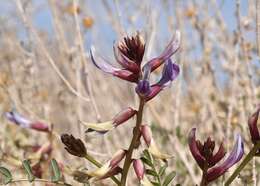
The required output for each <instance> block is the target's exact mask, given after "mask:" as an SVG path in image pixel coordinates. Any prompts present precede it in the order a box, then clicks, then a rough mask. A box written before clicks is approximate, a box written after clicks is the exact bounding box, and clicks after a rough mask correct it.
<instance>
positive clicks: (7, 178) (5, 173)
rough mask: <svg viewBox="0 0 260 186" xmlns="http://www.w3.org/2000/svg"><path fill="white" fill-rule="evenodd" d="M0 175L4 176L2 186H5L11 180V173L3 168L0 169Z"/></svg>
mask: <svg viewBox="0 0 260 186" xmlns="http://www.w3.org/2000/svg"><path fill="white" fill-rule="evenodd" d="M0 173H1V174H2V175H3V176H4V184H5V185H7V184H8V183H10V182H11V181H12V180H13V177H12V174H11V172H10V171H9V170H8V169H7V168H5V167H0Z"/></svg>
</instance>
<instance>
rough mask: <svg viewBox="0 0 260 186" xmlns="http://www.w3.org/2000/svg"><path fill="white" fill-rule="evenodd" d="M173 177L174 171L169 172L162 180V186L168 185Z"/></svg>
mask: <svg viewBox="0 0 260 186" xmlns="http://www.w3.org/2000/svg"><path fill="white" fill-rule="evenodd" d="M175 176H176V172H175V171H172V172H170V173H169V174H168V175H167V176H166V178H165V179H164V182H163V186H167V185H169V184H170V183H171V182H172V180H173V178H174V177H175Z"/></svg>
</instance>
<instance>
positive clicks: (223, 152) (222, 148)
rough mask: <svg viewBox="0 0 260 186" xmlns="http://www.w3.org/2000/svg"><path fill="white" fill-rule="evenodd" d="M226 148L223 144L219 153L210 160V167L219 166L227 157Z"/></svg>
mask: <svg viewBox="0 0 260 186" xmlns="http://www.w3.org/2000/svg"><path fill="white" fill-rule="evenodd" d="M225 154H226V152H225V148H224V145H223V143H221V145H220V147H219V149H218V152H217V153H216V154H215V155H214V156H212V158H210V159H209V165H210V167H213V166H214V165H215V164H217V163H218V162H219V161H220V160H221V159H222V158H223V157H224V156H225Z"/></svg>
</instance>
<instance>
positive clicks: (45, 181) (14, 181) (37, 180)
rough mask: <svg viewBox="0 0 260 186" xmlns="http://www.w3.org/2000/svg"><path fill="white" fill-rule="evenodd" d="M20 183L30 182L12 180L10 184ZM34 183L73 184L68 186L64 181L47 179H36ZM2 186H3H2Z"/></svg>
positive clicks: (26, 180)
mask: <svg viewBox="0 0 260 186" xmlns="http://www.w3.org/2000/svg"><path fill="white" fill-rule="evenodd" d="M18 182H29V180H28V179H19V180H12V181H11V182H10V183H18ZM33 182H44V183H55V184H56V185H66V186H72V185H71V184H68V183H66V182H63V181H58V182H53V181H51V180H45V179H38V178H36V179H35V180H33ZM1 185H2V184H1Z"/></svg>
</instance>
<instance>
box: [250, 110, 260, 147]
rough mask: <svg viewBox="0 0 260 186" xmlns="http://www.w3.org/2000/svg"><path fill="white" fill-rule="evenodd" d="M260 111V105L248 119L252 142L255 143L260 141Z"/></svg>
mask: <svg viewBox="0 0 260 186" xmlns="http://www.w3.org/2000/svg"><path fill="white" fill-rule="evenodd" d="M259 113H260V105H259V106H258V108H257V110H256V112H255V113H253V114H252V115H251V116H250V117H249V119H248V126H249V131H250V135H251V139H252V142H253V143H254V144H256V143H257V142H258V141H260V135H259V130H258V127H257V121H258V118H259Z"/></svg>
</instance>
